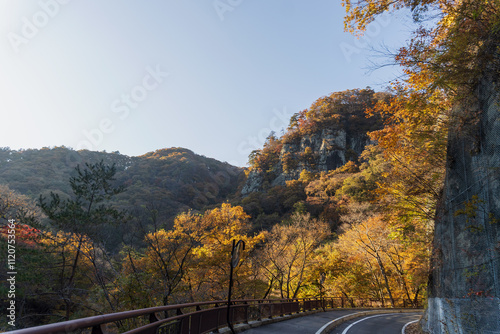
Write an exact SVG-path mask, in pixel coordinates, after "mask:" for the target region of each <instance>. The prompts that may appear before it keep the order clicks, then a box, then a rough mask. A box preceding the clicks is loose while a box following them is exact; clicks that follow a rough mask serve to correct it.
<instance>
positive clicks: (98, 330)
mask: <svg viewBox="0 0 500 334" xmlns="http://www.w3.org/2000/svg"><path fill="white" fill-rule="evenodd" d="M101 326H102V325H97V326H93V327H92V334H104V331H103V330H102V327H101Z"/></svg>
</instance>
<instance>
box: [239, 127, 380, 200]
mask: <svg viewBox="0 0 500 334" xmlns="http://www.w3.org/2000/svg"><path fill="white" fill-rule="evenodd" d="M369 143H370V139H369V137H368V135H367V134H366V133H355V132H351V131H348V130H346V129H344V128H333V127H330V128H325V129H322V130H319V131H318V132H316V133H313V134H307V135H304V136H302V137H301V138H300V139H299V140H296V141H295V142H284V143H283V145H282V148H281V152H280V153H279V163H278V165H277V166H276V167H275V170H274V171H273V173H272V175H271V178H270V185H271V186H277V185H285V183H286V181H289V180H297V179H298V178H299V177H300V174H301V172H302V171H303V170H306V171H308V172H313V173H317V172H327V171H329V170H333V169H336V168H338V167H341V166H343V165H344V164H345V163H347V162H348V161H350V160H355V159H357V157H358V156H359V155H360V154H361V152H363V150H364V148H365V146H366V145H367V144H369ZM265 174H266V173H264V172H261V171H258V170H252V171H251V172H250V173H249V174H248V178H247V182H246V184H245V186H244V187H243V189H242V194H243V195H247V194H249V193H251V192H254V191H259V190H262V187H263V185H264V182H265V181H266V176H269V175H265ZM268 179H269V178H268Z"/></svg>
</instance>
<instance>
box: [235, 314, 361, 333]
mask: <svg viewBox="0 0 500 334" xmlns="http://www.w3.org/2000/svg"><path fill="white" fill-rule="evenodd" d="M359 311H360V310H336V311H328V312H319V313H315V314H312V315H307V316H304V317H299V318H294V319H290V320H286V321H280V322H276V323H274V324H269V325H264V326H260V327H257V328H252V329H248V330H246V331H244V332H243V333H245V334H271V333H272V334H276V333H283V334H314V333H316V331H317V330H318V329H320V328H321V327H322V326H323V325H324V324H326V323H328V322H330V321H332V320H334V319H336V318H340V317H342V316H344V315H348V314H351V313H356V312H359Z"/></svg>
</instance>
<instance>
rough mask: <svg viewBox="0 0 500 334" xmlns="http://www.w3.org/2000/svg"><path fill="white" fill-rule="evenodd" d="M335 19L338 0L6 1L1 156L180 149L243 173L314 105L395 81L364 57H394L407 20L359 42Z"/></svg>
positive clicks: (0, 63) (0, 16)
mask: <svg viewBox="0 0 500 334" xmlns="http://www.w3.org/2000/svg"><path fill="white" fill-rule="evenodd" d="M343 16H344V8H343V7H342V6H341V0H309V1H304V0H302V1H299V0H273V1H263V0H252V1H250V0H208V1H199V0H198V1H197V0H191V1H174V0H150V1H133V0H120V1H118V0H109V1H98V0H71V1H68V0H64V1H63V0H37V1H31V0H30V1H18V0H3V1H2V2H0V112H1V114H2V116H3V117H2V129H1V131H0V146H3V147H5V146H9V147H10V148H12V149H20V148H24V149H27V148H41V147H52V146H61V145H65V146H67V147H72V148H74V149H90V150H95V151H103V150H106V151H108V152H111V151H120V153H123V154H127V155H131V156H136V155H142V154H144V153H146V152H150V151H154V150H156V149H160V148H167V147H185V148H188V149H191V150H193V151H194V152H195V153H198V154H202V155H205V156H208V157H212V158H216V159H218V160H221V161H227V162H229V163H232V164H234V165H239V166H244V165H245V164H246V162H247V157H248V154H249V153H250V152H251V151H252V150H254V149H258V148H260V147H261V146H262V144H263V143H264V140H265V137H266V136H267V135H268V134H269V133H270V131H271V130H274V131H276V132H277V133H278V134H279V133H280V131H281V129H286V127H287V125H288V120H289V118H290V116H291V115H292V114H294V113H296V112H298V111H300V110H303V109H306V108H308V107H309V106H310V105H311V104H312V103H313V102H314V101H315V100H316V99H317V98H319V97H321V96H324V95H327V94H330V93H332V92H334V91H342V90H346V89H354V88H365V87H367V86H370V87H372V88H374V89H375V90H377V91H379V90H383V89H384V88H385V87H386V86H387V83H388V81H389V80H391V79H394V78H395V77H396V76H397V75H398V74H399V73H398V70H397V68H394V67H384V68H382V69H380V70H377V71H374V72H369V71H368V68H369V66H370V62H371V61H373V60H374V59H373V52H372V51H370V49H371V48H372V47H375V48H377V47H379V46H380V45H382V44H386V45H388V46H390V47H399V46H402V45H403V43H404V41H405V40H406V39H408V38H409V31H410V30H411V28H410V24H411V23H410V19H409V18H407V17H406V15H405V14H404V13H401V14H398V15H396V16H394V15H393V16H384V17H383V18H381V19H380V20H378V21H376V22H375V23H373V24H372V25H371V26H370V27H369V30H368V32H367V34H366V37H365V38H362V39H359V40H358V39H356V38H355V37H354V36H353V35H351V34H348V33H345V32H344V31H343Z"/></svg>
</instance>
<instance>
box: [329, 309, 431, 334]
mask: <svg viewBox="0 0 500 334" xmlns="http://www.w3.org/2000/svg"><path fill="white" fill-rule="evenodd" d="M421 316H422V314H421V313H386V314H377V315H366V316H364V317H363V318H361V319H357V320H354V319H353V320H349V321H347V322H344V323H343V324H342V325H340V326H338V327H336V328H335V329H333V330H332V331H331V332H330V334H400V333H402V331H403V330H404V327H405V326H406V325H408V323H409V322H413V321H415V320H418V318H420V317H421Z"/></svg>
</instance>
